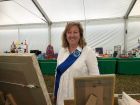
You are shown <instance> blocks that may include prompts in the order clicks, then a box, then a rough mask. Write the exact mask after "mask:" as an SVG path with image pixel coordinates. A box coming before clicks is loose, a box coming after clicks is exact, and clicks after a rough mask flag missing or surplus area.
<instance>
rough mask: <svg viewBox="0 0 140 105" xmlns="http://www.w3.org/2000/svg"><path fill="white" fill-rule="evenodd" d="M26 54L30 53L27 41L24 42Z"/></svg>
mask: <svg viewBox="0 0 140 105" xmlns="http://www.w3.org/2000/svg"><path fill="white" fill-rule="evenodd" d="M24 53H28V44H27V41H26V40H25V41H24Z"/></svg>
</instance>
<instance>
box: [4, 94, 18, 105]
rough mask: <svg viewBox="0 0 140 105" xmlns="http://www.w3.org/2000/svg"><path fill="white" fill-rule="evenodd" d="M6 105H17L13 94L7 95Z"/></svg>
mask: <svg viewBox="0 0 140 105" xmlns="http://www.w3.org/2000/svg"><path fill="white" fill-rule="evenodd" d="M5 105H17V104H16V102H15V100H14V98H13V96H12V94H7V95H6V101H5Z"/></svg>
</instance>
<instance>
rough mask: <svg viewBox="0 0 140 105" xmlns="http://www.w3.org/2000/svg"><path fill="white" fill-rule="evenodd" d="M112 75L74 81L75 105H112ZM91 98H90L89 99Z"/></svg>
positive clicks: (113, 78)
mask: <svg viewBox="0 0 140 105" xmlns="http://www.w3.org/2000/svg"><path fill="white" fill-rule="evenodd" d="M114 87H115V76H114V75H100V76H89V77H78V78H75V79H74V100H75V105H86V104H88V105H93V100H95V101H96V102H94V104H95V105H113V104H114ZM91 96H92V97H91ZM91 102H92V104H90V103H91Z"/></svg>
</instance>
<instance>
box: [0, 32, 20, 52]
mask: <svg viewBox="0 0 140 105" xmlns="http://www.w3.org/2000/svg"><path fill="white" fill-rule="evenodd" d="M14 40H18V34H17V29H2V30H1V29H0V52H4V51H9V49H10V45H11V44H12V42H13V41H14Z"/></svg>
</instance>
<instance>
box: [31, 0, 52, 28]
mask: <svg viewBox="0 0 140 105" xmlns="http://www.w3.org/2000/svg"><path fill="white" fill-rule="evenodd" d="M32 2H33V3H34V5H35V6H36V8H37V9H38V10H39V12H40V13H41V14H42V16H43V17H44V18H45V20H46V21H47V23H48V25H51V24H52V22H51V20H50V19H49V17H48V16H47V14H46V13H45V11H44V10H43V9H42V7H41V6H40V4H39V3H38V1H37V0H32Z"/></svg>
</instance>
